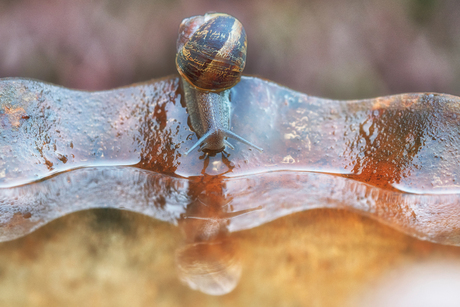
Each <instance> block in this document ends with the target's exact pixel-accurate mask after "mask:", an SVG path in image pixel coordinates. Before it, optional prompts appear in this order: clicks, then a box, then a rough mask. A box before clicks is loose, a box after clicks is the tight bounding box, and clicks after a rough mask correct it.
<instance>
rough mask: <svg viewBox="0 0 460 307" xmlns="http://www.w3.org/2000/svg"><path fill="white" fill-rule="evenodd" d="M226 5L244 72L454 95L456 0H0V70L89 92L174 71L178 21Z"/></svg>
mask: <svg viewBox="0 0 460 307" xmlns="http://www.w3.org/2000/svg"><path fill="white" fill-rule="evenodd" d="M207 11H220V12H227V13H229V14H232V15H234V16H236V17H237V18H238V19H240V20H241V21H242V23H243V25H244V26H245V28H246V31H247V33H248V62H247V66H246V70H245V73H247V74H254V75H258V76H261V77H264V78H267V79H271V80H274V81H276V82H278V83H281V84H283V85H286V86H288V87H291V88H293V89H296V90H299V91H302V92H305V93H308V94H311V95H317V96H324V97H331V98H341V99H352V98H364V97H372V96H380V95H386V94H394V93H400V92H428V91H435V92H444V93H450V94H455V95H460V1H453V0H451V1H448V0H446V1H439V2H438V1H435V0H387V1H381V0H353V1H343V0H314V1H300V0H286V1H275V0H272V1H262V0H255V1H248V0H246V1H223V0H221V1H211V0H183V1H169V0H148V1H147V0H131V1H121V0H114V1H91V0H73V1H71V0H68V1H57V0H14V1H12V0H10V1H5V0H1V1H0V77H13V76H14V77H28V78H36V79H40V80H44V81H48V82H52V83H56V84H60V85H63V86H66V87H70V88H78V89H86V90H100V89H109V88H114V87H118V86H123V85H128V84H131V83H134V82H139V81H145V80H148V79H151V78H158V77H162V76H166V75H169V74H173V73H175V66H174V54H175V41H176V37H177V29H178V26H179V24H180V22H181V20H182V19H183V18H185V17H189V16H192V15H197V14H203V13H205V12H207Z"/></svg>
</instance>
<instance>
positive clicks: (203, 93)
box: [176, 13, 262, 154]
mask: <svg viewBox="0 0 460 307" xmlns="http://www.w3.org/2000/svg"><path fill="white" fill-rule="evenodd" d="M177 45H178V51H177V55H176V68H177V70H178V72H179V74H180V76H181V81H182V88H183V91H184V98H185V103H186V106H187V109H188V112H189V117H190V121H191V125H192V128H193V130H195V132H196V133H197V135H198V137H199V140H198V142H197V143H195V145H193V146H192V147H191V148H190V149H189V150H188V151H187V153H186V154H188V153H190V152H191V151H193V150H194V149H195V148H197V147H198V146H200V145H202V147H201V149H202V150H208V151H214V152H220V151H223V150H224V149H225V147H226V146H229V147H230V148H233V146H232V145H231V144H230V143H229V142H228V141H227V140H226V138H227V137H230V138H233V139H236V140H238V141H240V142H242V143H244V144H246V145H248V146H251V147H254V148H256V149H258V150H260V151H262V149H261V148H259V147H257V146H255V145H253V144H252V143H250V142H249V141H247V140H245V139H243V138H242V137H240V136H238V135H236V134H235V133H233V132H232V131H230V115H231V112H230V111H231V105H230V89H231V88H232V87H233V86H235V85H236V84H237V83H238V82H239V81H240V78H241V74H242V72H243V69H244V66H245V64H246V46H247V40H246V33H245V31H244V28H243V26H242V25H241V23H240V22H239V21H238V20H237V19H236V18H234V17H232V16H230V15H226V14H219V13H211V14H206V15H204V16H195V17H191V18H188V19H185V20H184V21H183V22H182V24H181V26H180V29H179V39H178V44H177Z"/></svg>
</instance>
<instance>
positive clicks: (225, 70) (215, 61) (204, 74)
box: [176, 13, 247, 92]
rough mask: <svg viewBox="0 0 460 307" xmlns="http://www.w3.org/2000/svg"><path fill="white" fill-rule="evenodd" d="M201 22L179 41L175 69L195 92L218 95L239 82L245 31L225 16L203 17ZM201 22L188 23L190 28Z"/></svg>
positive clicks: (194, 20)
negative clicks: (188, 36) (200, 91)
mask: <svg viewBox="0 0 460 307" xmlns="http://www.w3.org/2000/svg"><path fill="white" fill-rule="evenodd" d="M199 17H202V16H199ZM202 19H204V20H203V21H204V22H203V23H202V24H201V25H200V26H199V27H198V28H197V29H196V31H194V33H193V35H192V36H191V37H190V38H189V39H188V41H186V42H185V43H181V42H180V41H179V47H180V48H179V50H178V52H177V55H176V67H177V70H178V71H179V73H180V75H181V76H182V77H183V78H185V79H186V80H187V81H188V82H190V84H192V85H193V86H195V87H196V88H198V89H202V90H206V91H215V92H217V91H222V90H225V89H228V88H231V87H233V86H234V85H236V84H237V83H238V82H239V81H240V78H241V74H242V72H243V69H244V66H245V65H246V49H247V38H246V32H245V31H244V28H243V25H242V24H241V22H239V21H238V19H236V18H235V17H233V16H230V15H227V14H219V13H213V14H206V15H205V16H203V17H202ZM200 21H201V19H200V18H198V19H193V20H191V22H189V24H191V25H192V27H191V28H192V29H193V28H194V27H196V23H199V22H200ZM182 37H184V36H182ZM180 39H181V38H179V40H180ZM185 39H187V37H185Z"/></svg>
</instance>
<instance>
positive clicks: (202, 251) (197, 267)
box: [176, 240, 241, 295]
mask: <svg viewBox="0 0 460 307" xmlns="http://www.w3.org/2000/svg"><path fill="white" fill-rule="evenodd" d="M176 263H177V269H178V274H179V278H180V279H181V280H182V281H183V282H184V283H185V284H187V285H188V286H189V287H190V288H192V289H195V290H200V291H201V292H204V293H207V294H211V295H223V294H227V293H229V292H231V291H232V290H233V289H234V288H235V287H236V285H237V284H238V281H239V280H240V277H241V261H240V259H239V257H238V251H237V247H236V245H235V244H234V242H231V241H229V240H227V241H225V240H224V241H211V242H199V243H192V244H188V245H186V246H184V247H182V248H179V249H177V251H176Z"/></svg>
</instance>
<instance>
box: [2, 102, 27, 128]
mask: <svg viewBox="0 0 460 307" xmlns="http://www.w3.org/2000/svg"><path fill="white" fill-rule="evenodd" d="M3 110H4V111H5V115H6V116H8V120H9V121H10V124H11V126H13V127H15V128H18V127H19V126H20V125H21V122H20V121H19V120H20V119H27V118H29V116H28V115H27V114H26V111H25V110H24V108H21V107H19V108H9V107H6V106H5V107H4V108H3Z"/></svg>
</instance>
